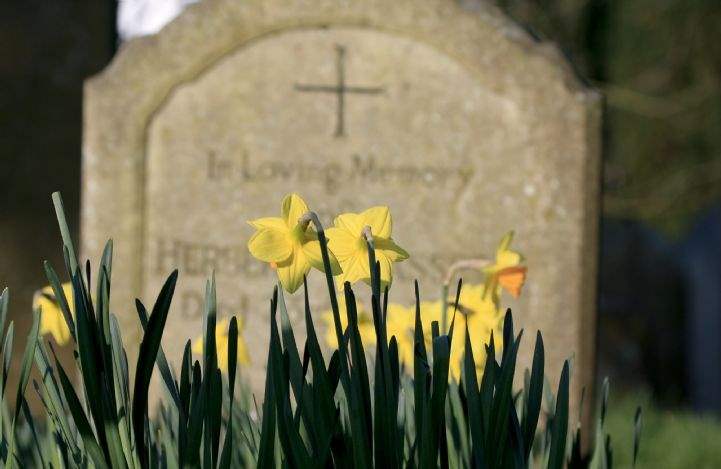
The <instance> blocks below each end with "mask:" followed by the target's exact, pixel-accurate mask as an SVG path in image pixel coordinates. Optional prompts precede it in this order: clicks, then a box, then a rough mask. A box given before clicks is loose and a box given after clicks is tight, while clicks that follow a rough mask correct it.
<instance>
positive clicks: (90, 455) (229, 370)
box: [0, 194, 640, 469]
mask: <svg viewBox="0 0 721 469" xmlns="http://www.w3.org/2000/svg"><path fill="white" fill-rule="evenodd" d="M53 201H54V203H55V208H56V214H57V216H58V223H59V225H60V232H61V234H62V238H63V250H64V254H65V256H64V257H65V263H66V265H65V267H66V274H67V275H68V277H69V278H70V279H71V282H68V283H62V282H61V281H60V280H59V277H58V275H57V273H55V271H54V270H53V268H52V267H51V266H50V265H49V264H47V263H46V265H45V269H46V275H47V277H48V280H49V282H50V284H51V285H50V286H49V287H46V288H44V289H42V290H41V291H39V292H38V293H37V294H36V296H35V298H34V314H33V325H32V327H31V332H30V334H29V337H28V340H27V345H26V348H25V352H24V353H23V356H22V360H21V362H22V363H21V366H20V369H21V373H20V379H19V380H18V381H19V384H18V388H17V393H16V396H15V397H16V402H19V403H20V404H19V405H17V406H15V411H14V415H11V414H10V412H9V411H8V410H7V407H6V404H5V401H4V400H3V401H2V402H0V418H3V424H2V425H0V447H2V448H3V451H0V465H2V466H3V467H10V468H13V467H15V466H17V467H25V466H28V467H29V466H32V467H44V468H50V467H72V468H75V467H98V468H100V467H108V468H109V467H113V468H116V467H117V468H132V469H142V468H145V467H204V468H223V469H228V468H230V467H258V468H262V469H266V468H267V469H271V468H275V467H299V468H307V467H355V468H366V467H391V468H401V467H416V468H432V467H462V468H471V467H485V468H488V469H501V468H506V467H526V468H527V467H541V466H542V465H543V466H545V467H548V468H550V469H562V468H563V467H584V466H583V464H582V462H583V461H584V460H583V455H582V450H581V443H580V441H581V439H580V435H581V433H580V429H578V431H576V432H575V433H574V434H573V436H571V437H568V425H569V398H570V396H569V379H570V377H569V373H570V371H569V366H568V362H565V363H564V365H563V369H562V372H561V375H560V380H559V383H558V388H557V389H558V392H557V393H556V395H555V396H553V392H552V391H550V390H548V387H547V385H546V384H545V382H546V379H545V374H544V373H545V372H544V366H545V365H544V346H543V340H542V337H541V334H540V332H539V333H537V336H536V343H535V347H534V353H533V358H532V366H531V369H530V370H526V371H525V379H523V380H518V379H514V376H516V356H517V354H518V350H519V346H520V341H521V337H522V333H519V334H516V332H515V331H514V326H513V316H512V314H511V312H510V310H509V311H507V312H506V313H505V315H503V314H502V312H501V310H502V309H501V306H500V303H501V300H502V298H503V295H510V296H512V297H518V296H519V295H520V294H521V291H522V287H523V285H524V282H525V279H526V273H527V270H526V267H525V265H524V260H523V257H522V256H521V254H520V253H518V252H516V251H514V250H512V249H511V246H510V245H511V241H512V239H513V233H508V234H507V235H506V236H504V237H503V239H502V240H501V242H500V244H499V246H498V248H497V249H496V252H495V255H494V256H493V257H492V258H491V259H463V260H460V261H458V262H457V263H455V264H453V265H452V266H450V267H449V269H448V272H447V275H446V280H445V282H444V283H443V285H442V288H441V295H440V298H439V299H437V300H430V301H429V300H424V301H421V299H420V291H419V287H418V283H417V282H416V284H415V304H413V305H404V304H398V303H394V302H389V301H388V294H389V287H390V286H391V284H392V282H393V269H394V268H395V267H396V266H395V264H396V263H398V262H402V261H404V260H406V259H408V253H407V252H406V251H405V250H404V249H403V248H402V247H401V246H400V245H399V244H398V243H397V242H396V240H394V239H393V236H392V234H393V222H392V218H391V214H390V211H389V209H388V207H383V206H378V207H371V208H368V209H367V210H364V211H362V212H359V213H343V214H340V215H338V216H337V217H336V218H335V219H334V220H333V224H332V226H331V227H329V228H328V229H325V230H324V228H323V226H322V224H321V222H320V220H319V219H318V217H317V216H316V215H315V213H314V212H312V211H311V210H309V208H308V206H307V204H306V203H305V202H304V201H303V199H302V198H301V197H300V196H298V195H297V194H290V195H288V196H286V197H285V198H284V199H283V201H282V204H281V211H280V217H268V218H259V219H255V220H252V221H250V224H251V226H252V227H253V228H255V233H254V234H253V235H252V237H251V238H250V240H249V241H248V249H249V250H250V252H251V254H252V255H253V256H254V257H256V258H257V259H259V260H261V261H263V262H265V263H267V264H268V265H269V266H270V267H271V268H272V269H274V271H275V272H276V274H277V276H278V283H279V284H280V285H279V286H278V287H276V288H275V290H274V291H273V295H272V297H271V301H270V318H269V319H270V321H269V323H270V331H269V332H270V339H269V345H268V349H267V350H266V352H267V355H265V357H266V359H265V360H262V359H259V360H253V363H259V362H261V363H263V364H264V365H265V367H266V376H265V387H264V391H263V395H262V396H261V397H262V398H261V399H258V400H256V399H255V396H252V397H251V396H250V394H249V392H248V390H247V388H245V387H244V386H242V385H241V386H237V380H236V371H237V368H238V367H239V366H240V367H242V366H245V365H248V364H249V363H250V362H251V358H252V357H251V353H250V350H249V349H248V347H247V346H246V344H245V342H244V341H243V337H242V332H243V329H244V321H243V320H242V319H243V318H242V317H236V316H233V315H232V314H233V313H234V312H230V311H218V305H217V302H216V293H215V278H214V276H211V277H210V279H209V280H208V282H207V284H206V297H205V302H204V304H203V308H202V312H203V316H202V319H203V328H202V329H203V331H202V332H203V333H202V335H200V336H198V337H196V338H195V339H194V340H192V341H191V340H187V341H186V342H185V347H184V348H183V353H182V360H180V361H178V360H177V359H175V360H173V361H172V362H171V361H170V360H168V357H166V355H165V352H164V350H163V346H162V344H166V343H168V341H177V340H179V338H178V337H166V338H163V331H164V328H165V324H166V320H173V319H172V315H169V314H170V313H171V304H172V299H173V295H174V292H175V286H176V282H177V280H178V276H179V273H178V271H177V270H176V271H174V272H172V273H171V274H170V275H169V276H168V279H167V280H166V282H165V283H164V285H163V287H162V288H161V290H160V293H159V294H158V296H157V299H156V301H155V304H154V306H153V307H152V309H151V310H146V308H145V306H144V304H143V303H142V302H141V301H140V300H136V303H135V308H136V310H137V313H138V319H139V322H140V326H141V328H142V336H141V337H140V340H139V341H136V340H135V337H133V340H132V341H131V343H132V344H133V345H134V346H137V350H138V353H137V357H135V359H133V360H129V358H128V354H127V353H126V349H125V346H124V343H127V342H124V341H123V338H122V335H121V330H120V326H119V323H118V321H117V318H116V317H115V315H114V314H113V312H111V311H110V292H111V288H110V284H111V281H110V279H111V272H112V257H113V255H112V252H113V247H112V242H111V241H110V242H108V244H107V245H106V247H105V250H104V251H103V253H102V256H101V261H100V263H99V269H98V272H97V273H98V276H97V281H96V282H95V283H94V287H95V289H94V290H93V292H92V294H91V291H90V279H91V272H90V264H89V263H87V264H86V265H85V266H84V267H85V268H84V269H82V268H80V264H79V262H78V259H77V257H76V255H75V250H74V245H73V242H72V239H71V237H70V230H69V229H68V227H67V223H66V221H65V214H64V211H63V208H62V199H61V198H60V196H59V194H54V195H53ZM311 269H315V270H318V271H320V272H322V273H323V276H324V277H325V280H326V284H327V293H328V296H329V300H330V305H331V308H330V311H327V312H324V313H323V314H321V316H320V319H321V320H322V321H323V322H325V323H326V325H327V326H328V327H327V333H326V334H325V336H324V337H323V338H324V339H325V340H324V342H325V343H326V344H327V345H328V348H330V354H329V355H328V356H326V355H325V354H324V353H322V352H321V347H320V341H319V338H318V335H317V334H316V330H315V326H314V320H315V319H314V315H313V314H312V312H311V310H310V301H309V293H308V289H307V288H304V289H303V294H304V299H305V303H304V304H305V320H306V322H305V325H306V327H305V331H306V335H305V337H304V344H297V342H296V336H295V334H294V325H293V324H292V323H291V321H290V319H289V314H288V311H287V309H286V305H285V300H284V298H283V295H284V291H285V292H287V293H289V294H293V293H294V292H296V291H298V290H299V289H300V287H302V286H304V285H305V278H306V276H307V275H308V274H309V273H310V271H311ZM461 269H472V270H474V271H475V272H476V273H480V274H481V275H482V281H479V282H478V283H472V284H467V285H463V286H461V284H462V282H461V281H460V280H459V282H458V289H457V290H456V293H455V295H453V294H450V293H449V288H448V287H449V284H450V281H451V279H452V278H455V276H456V275H457V274H458V271H460V270H461ZM357 282H363V283H366V284H368V285H370V287H371V288H370V292H371V295H370V303H368V302H364V301H361V300H360V299H359V298H357V297H356V294H355V292H354V290H353V284H355V283H357ZM364 290H365V289H364ZM7 310H8V292H7V290H5V291H3V292H2V293H0V338H1V337H4V340H3V341H2V345H1V346H0V353H1V354H2V357H1V361H2V362H3V363H5V366H3V367H0V378H1V382H0V399H3V398H4V397H3V396H4V390H5V387H6V386H5V385H6V383H7V373H8V370H9V367H8V364H9V363H10V362H11V360H12V356H11V355H12V342H13V331H14V329H13V324H12V321H11V322H10V325H9V327H8V328H7V331H5V318H6V317H7ZM149 311H150V313H149ZM244 313H245V314H246V315H248V316H246V317H247V318H255V317H257V314H262V313H261V312H255V311H254V312H250V311H247V312H244ZM251 315H252V316H251ZM221 316H222V317H221ZM248 322H251V321H248ZM251 323H252V322H251ZM279 326H280V327H279ZM253 332H254V333H257V328H255V330H254V331H253ZM521 332H522V331H521ZM43 336H48V337H52V338H53V339H54V340H53V341H48V342H47V343H46V342H44V341H43V340H40V337H43ZM53 342H54V343H55V344H56V345H59V346H63V345H64V346H66V347H72V349H73V350H72V351H73V355H72V357H73V359H74V360H73V361H72V362H71V364H72V366H74V369H73V370H72V371H73V373H72V374H70V373H68V372H66V371H65V369H64V366H66V364H64V362H63V361H61V360H59V359H58V357H56V356H55V349H54V348H53ZM138 342H139V344H138ZM298 345H302V346H303V347H301V348H300V349H299V348H298ZM253 352H257V351H253ZM301 352H302V353H301ZM367 352H372V353H370V354H367ZM253 358H254V357H253ZM33 363H34V364H35V366H36V367H37V368H38V371H39V373H37V376H38V377H39V378H38V381H34V382H33V386H34V388H35V390H36V392H37V393H38V394H39V395H40V397H41V399H40V401H41V403H42V405H43V407H44V409H45V412H46V414H47V418H46V419H44V425H34V424H33V417H32V416H31V415H30V411H29V410H28V406H27V403H26V401H25V400H24V395H25V389H26V386H27V385H28V382H29V381H30V375H31V373H30V372H31V368H32V367H33ZM156 368H157V370H158V373H156V376H157V375H159V377H160V380H159V381H160V383H161V384H162V385H163V386H164V389H165V390H166V391H167V392H166V393H165V394H164V396H165V397H164V398H163V399H162V400H161V401H160V403H159V404H158V408H157V409H158V410H157V413H156V415H155V416H151V413H150V412H149V399H150V388H151V386H150V383H151V377H152V375H153V372H154V370H155V369H156ZM176 370H179V371H176ZM70 376H75V377H76V379H75V380H71V378H70ZM519 381H520V382H522V388H521V389H520V390H517V389H514V383H515V382H519ZM241 384H242V380H241ZM604 386H607V385H604ZM236 388H240V393H237V392H236V391H237V390H236ZM256 390H257V389H256ZM156 395H157V394H156ZM602 395H603V396H607V395H608V392H607V387H604V392H603V393H602ZM544 397H547V399H544ZM83 398H84V399H83ZM543 401H546V405H545V406H543V405H542V402H543ZM605 406H606V401H605V398H604V400H603V401H602V406H601V412H600V414H601V415H603V414H604V413H605ZM542 412H543V418H541V417H542ZM21 414H23V415H21ZM5 416H8V418H7V419H5ZM23 417H24V418H23ZM635 423H636V429H637V430H636V433H635V434H634V442H633V444H634V454H637V452H638V431H639V430H638V429H639V428H640V413H637V415H636V422H635ZM21 427H25V428H21ZM595 431H596V445H595V450H594V453H593V455H592V456H591V458H590V459H589V460H590V461H591V465H592V467H597V468H599V469H605V468H608V467H610V461H611V460H610V454H611V449H610V439H609V438H608V437H607V435H606V434H605V433H604V430H603V420H602V418H601V419H599V420H597V422H596V427H595ZM16 433H17V434H18V435H23V437H22V438H17V439H16V438H15V435H16ZM28 435H30V436H28ZM567 441H568V442H569V443H570V444H571V447H570V448H567Z"/></svg>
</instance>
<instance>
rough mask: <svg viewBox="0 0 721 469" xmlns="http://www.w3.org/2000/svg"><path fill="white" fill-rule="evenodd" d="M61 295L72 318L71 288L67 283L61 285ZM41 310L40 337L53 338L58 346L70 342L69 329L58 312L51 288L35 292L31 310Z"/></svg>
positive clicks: (63, 317) (58, 307)
mask: <svg viewBox="0 0 721 469" xmlns="http://www.w3.org/2000/svg"><path fill="white" fill-rule="evenodd" d="M62 288H63V293H65V298H66V299H67V300H68V306H70V313H71V314H72V315H73V316H74V315H75V309H74V307H73V287H72V285H71V284H70V283H69V282H68V283H63V284H62ZM38 308H40V309H41V312H42V314H41V316H40V330H39V333H40V335H45V334H50V335H52V336H53V337H54V338H55V342H57V343H58V345H65V344H66V343H67V342H68V341H69V340H70V329H69V328H68V323H67V322H66V321H65V316H63V312H62V311H61V310H60V306H59V305H58V302H57V300H56V299H55V294H54V292H53V288H52V287H51V286H49V285H48V286H47V287H45V288H43V289H42V290H39V291H37V292H35V296H34V297H33V309H38Z"/></svg>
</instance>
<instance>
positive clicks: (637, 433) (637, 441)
mask: <svg viewBox="0 0 721 469" xmlns="http://www.w3.org/2000/svg"><path fill="white" fill-rule="evenodd" d="M642 429H643V420H642V411H641V407H636V415H634V417H633V467H636V461H637V460H638V450H639V448H640V445H641V430H642Z"/></svg>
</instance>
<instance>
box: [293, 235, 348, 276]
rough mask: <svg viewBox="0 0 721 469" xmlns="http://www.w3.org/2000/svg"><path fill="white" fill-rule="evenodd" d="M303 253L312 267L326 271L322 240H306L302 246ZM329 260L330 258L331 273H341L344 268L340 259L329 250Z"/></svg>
mask: <svg viewBox="0 0 721 469" xmlns="http://www.w3.org/2000/svg"><path fill="white" fill-rule="evenodd" d="M302 249H303V254H304V255H305V258H306V259H307V260H308V262H309V263H310V265H311V267H313V268H315V269H318V270H320V271H321V272H325V266H324V265H323V253H322V252H321V250H320V242H318V241H306V242H305V243H303V246H302ZM328 260H330V271H331V275H339V274H340V273H341V272H342V270H341V268H340V264H339V263H338V259H336V257H335V256H334V255H333V252H331V251H330V250H329V251H328Z"/></svg>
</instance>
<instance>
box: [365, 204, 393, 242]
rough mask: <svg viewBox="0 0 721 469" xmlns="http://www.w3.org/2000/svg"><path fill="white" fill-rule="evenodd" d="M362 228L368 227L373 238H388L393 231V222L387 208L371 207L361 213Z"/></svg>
mask: <svg viewBox="0 0 721 469" xmlns="http://www.w3.org/2000/svg"><path fill="white" fill-rule="evenodd" d="M361 220H362V221H361V223H362V225H363V226H362V227H361V228H363V227H365V226H370V227H371V232H372V233H373V236H378V237H379V238H390V236H391V232H392V230H393V220H392V219H391V212H390V210H389V209H388V207H371V208H369V209H368V210H366V211H364V212H363V213H361Z"/></svg>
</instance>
